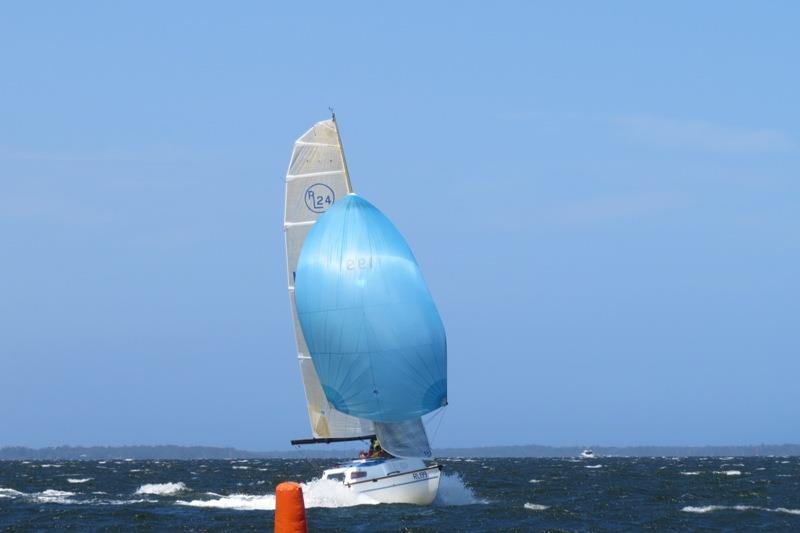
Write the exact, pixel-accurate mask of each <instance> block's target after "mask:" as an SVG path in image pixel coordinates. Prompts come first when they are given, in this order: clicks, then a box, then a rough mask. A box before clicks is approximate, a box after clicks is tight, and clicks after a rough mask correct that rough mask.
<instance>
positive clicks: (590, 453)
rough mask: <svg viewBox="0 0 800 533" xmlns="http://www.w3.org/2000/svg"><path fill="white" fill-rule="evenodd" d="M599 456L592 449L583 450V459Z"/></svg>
mask: <svg viewBox="0 0 800 533" xmlns="http://www.w3.org/2000/svg"><path fill="white" fill-rule="evenodd" d="M596 457H597V456H596V455H595V454H594V452H593V451H592V450H590V449H589V448H586V449H585V450H583V451H582V452H581V459H595V458H596Z"/></svg>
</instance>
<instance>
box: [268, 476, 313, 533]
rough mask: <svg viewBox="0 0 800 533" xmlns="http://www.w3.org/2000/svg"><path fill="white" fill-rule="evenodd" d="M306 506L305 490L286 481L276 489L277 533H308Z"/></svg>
mask: <svg viewBox="0 0 800 533" xmlns="http://www.w3.org/2000/svg"><path fill="white" fill-rule="evenodd" d="M307 531H308V526H307V525H306V506H305V503H304V502H303V489H302V488H301V487H300V485H298V484H297V483H293V482H291V481H285V482H283V483H281V484H280V485H278V487H277V488H276V489H275V533H306V532H307Z"/></svg>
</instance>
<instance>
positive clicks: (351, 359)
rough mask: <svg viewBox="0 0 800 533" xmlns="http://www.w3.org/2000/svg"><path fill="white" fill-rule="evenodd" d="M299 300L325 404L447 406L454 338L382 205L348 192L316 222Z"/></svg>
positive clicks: (408, 409) (397, 414) (347, 409)
mask: <svg viewBox="0 0 800 533" xmlns="http://www.w3.org/2000/svg"><path fill="white" fill-rule="evenodd" d="M295 298H296V302H297V312H298V316H299V318H300V324H301V326H302V328H303V335H304V336H305V339H306V342H307V343H308V348H309V351H310V353H311V359H312V361H313V362H314V367H315V368H316V370H317V374H318V375H319V379H320V382H321V383H322V388H323V391H324V392H325V396H326V397H327V398H328V401H329V402H331V403H332V404H333V406H334V407H336V409H338V410H340V411H342V412H344V413H347V414H349V415H353V416H357V417H360V418H366V419H369V420H376V421H381V422H400V421H403V420H409V419H412V418H415V417H419V416H422V415H424V414H425V413H429V412H431V411H433V410H435V409H438V408H439V407H442V406H444V405H446V404H447V341H446V339H445V333H444V327H443V326H442V321H441V318H439V313H438V312H437V310H436V305H435V304H434V303H433V298H431V294H430V292H429V291H428V287H427V285H426V284H425V280H424V279H423V277H422V272H421V271H420V268H419V265H417V261H416V259H414V254H412V253H411V249H410V248H409V247H408V244H406V241H405V240H404V239H403V236H402V235H400V232H399V231H397V229H396V228H395V227H394V226H393V225H392V223H391V222H390V221H389V219H388V218H386V216H384V215H383V213H381V212H380V211H379V210H378V209H377V208H375V206H373V205H372V204H370V203H369V202H367V201H366V200H364V199H363V198H361V197H360V196H357V195H355V194H349V195H347V196H346V197H344V198H342V199H340V200H338V201H337V202H336V203H335V204H334V205H333V207H331V208H330V209H329V210H328V211H327V212H326V213H325V214H324V215H322V216H321V217H320V218H319V219H318V220H317V222H316V224H314V227H313V228H312V229H311V231H310V232H309V234H308V237H306V240H305V242H304V243H303V249H302V252H301V253H300V258H299V260H298V263H297V274H296V280H295Z"/></svg>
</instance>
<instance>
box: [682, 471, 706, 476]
mask: <svg viewBox="0 0 800 533" xmlns="http://www.w3.org/2000/svg"><path fill="white" fill-rule="evenodd" d="M700 474H702V472H696V471H694V472H681V475H682V476H699V475H700Z"/></svg>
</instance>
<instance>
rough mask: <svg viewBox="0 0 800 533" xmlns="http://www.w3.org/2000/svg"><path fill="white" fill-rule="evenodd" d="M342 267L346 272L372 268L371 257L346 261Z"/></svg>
mask: <svg viewBox="0 0 800 533" xmlns="http://www.w3.org/2000/svg"><path fill="white" fill-rule="evenodd" d="M344 265H345V268H347V270H355V269H359V270H365V269H367V268H372V256H370V257H359V258H351V259H346V260H345V262H344Z"/></svg>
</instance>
